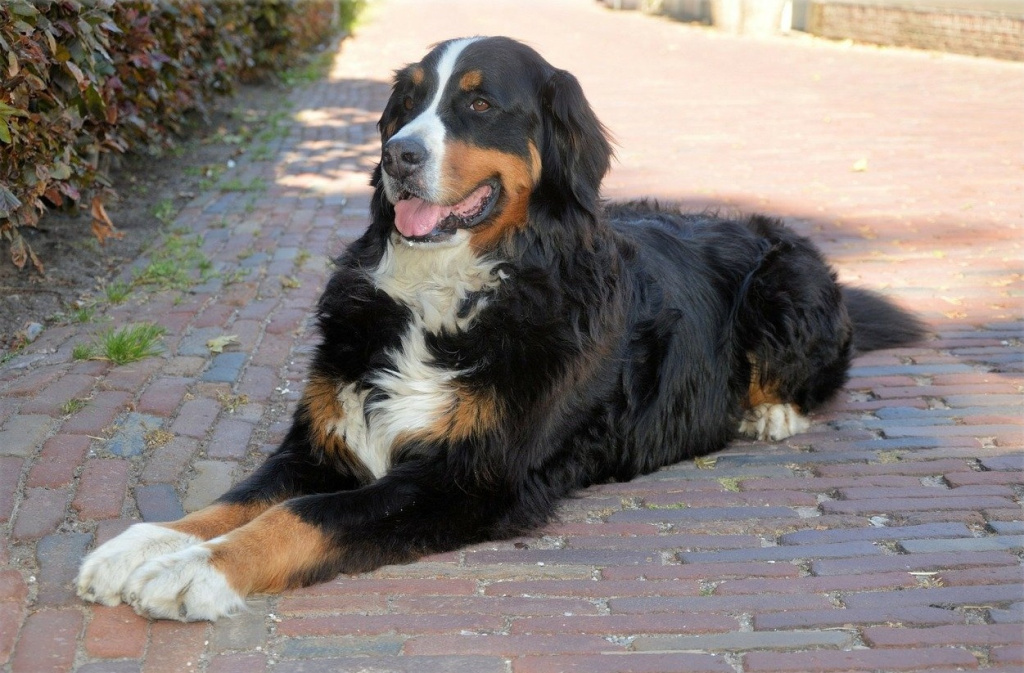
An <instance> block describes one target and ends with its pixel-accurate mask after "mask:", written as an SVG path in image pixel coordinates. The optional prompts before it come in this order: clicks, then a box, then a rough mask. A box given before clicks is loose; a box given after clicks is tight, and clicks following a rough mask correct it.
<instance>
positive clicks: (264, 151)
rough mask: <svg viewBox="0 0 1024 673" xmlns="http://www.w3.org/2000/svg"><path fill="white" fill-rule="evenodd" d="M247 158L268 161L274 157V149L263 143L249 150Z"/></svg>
mask: <svg viewBox="0 0 1024 673" xmlns="http://www.w3.org/2000/svg"><path fill="white" fill-rule="evenodd" d="M249 158H250V159H252V160H253V161H270V160H271V159H273V158H274V150H272V149H270V145H267V144H266V143H263V144H262V145H258V146H257V147H256V148H254V149H253V150H252V151H251V152H249Z"/></svg>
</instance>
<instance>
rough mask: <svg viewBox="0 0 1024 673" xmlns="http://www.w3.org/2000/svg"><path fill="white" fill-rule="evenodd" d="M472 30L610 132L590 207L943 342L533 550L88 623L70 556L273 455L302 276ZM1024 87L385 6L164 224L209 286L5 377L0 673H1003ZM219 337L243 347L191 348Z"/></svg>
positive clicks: (303, 296) (976, 64) (681, 28)
mask: <svg viewBox="0 0 1024 673" xmlns="http://www.w3.org/2000/svg"><path fill="white" fill-rule="evenodd" d="M476 33H481V34H493V33H505V34H510V35H512V36H517V37H521V38H524V39H526V40H527V41H529V42H530V43H532V44H533V45H535V46H537V47H538V48H539V49H541V50H542V51H543V52H544V53H545V54H546V55H547V56H548V57H549V59H550V60H551V61H552V62H554V63H555V64H557V65H559V66H561V67H565V68H568V69H569V70H571V71H573V72H575V73H576V74H577V75H578V76H579V77H580V79H581V80H582V82H583V84H584V88H585V89H586V91H588V94H589V96H590V98H591V100H592V102H593V104H594V106H595V107H596V109H597V110H598V113H599V115H600V116H601V118H602V119H603V120H604V121H605V123H606V124H607V125H608V126H609V128H610V129H611V130H612V131H613V133H614V134H615V136H616V138H617V140H618V147H619V149H618V163H617V164H616V166H615V168H614V170H613V172H612V174H611V176H610V177H609V179H608V181H607V183H606V193H607V194H608V195H609V196H613V197H624V196H631V195H639V194H653V195H656V196H658V197H661V198H666V199H669V198H670V199H675V200H679V201H681V202H683V203H684V204H686V205H687V206H693V207H698V208H703V207H707V206H709V205H718V206H721V205H722V204H726V205H727V206H728V207H736V208H739V209H755V208H756V209H760V210H764V211H767V212H770V213H774V214H778V215H780V216H783V217H785V218H786V220H787V221H788V222H790V223H791V224H792V225H793V226H794V227H795V228H797V229H798V230H800V231H802V232H805V233H807V234H810V235H812V236H813V237H814V238H815V239H816V240H817V241H819V242H820V243H821V244H822V245H823V246H824V247H825V249H826V250H827V251H828V253H829V255H830V256H831V258H832V259H833V260H834V262H835V264H836V266H837V268H838V269H839V272H840V275H841V277H842V278H843V279H844V280H846V281H849V282H853V283H858V284H862V285H865V286H868V287H873V288H877V289H881V290H884V291H885V292H887V293H888V294H890V295H891V296H893V297H895V298H896V299H897V300H899V301H900V302H901V303H903V304H904V305H907V306H910V307H912V308H915V309H917V310H918V311H920V312H921V313H922V315H923V316H924V317H925V318H926V319H927V321H928V323H929V325H930V326H931V328H932V330H933V332H934V335H933V336H932V337H931V338H930V340H929V341H927V342H926V343H924V344H923V345H922V346H921V347H918V348H913V349H905V350H899V351H888V352H881V353H877V354H872V355H870V356H868V357H863V358H860V359H859V360H857V362H856V364H855V367H854V369H853V372H852V380H851V381H850V383H849V385H848V387H847V388H846V390H845V391H844V392H843V393H842V394H841V395H840V396H839V399H838V400H836V402H835V403H834V404H833V405H832V406H831V407H830V408H828V409H827V410H826V411H825V412H824V413H822V414H820V415H818V416H817V417H816V418H815V424H814V427H813V429H812V430H811V432H810V433H808V434H805V435H801V436H798V437H794V438H793V439H792V440H790V441H788V442H786V443H783V444H777V445H767V444H761V443H745V442H738V443H736V444H735V445H734V446H732V447H730V448H729V449H728V450H726V451H724V452H722V453H721V454H720V455H718V456H717V461H714V462H713V463H712V462H709V463H707V464H704V465H703V466H702V467H698V466H697V465H695V464H694V463H692V462H690V463H686V464H681V465H677V466H674V467H671V468H668V469H666V470H663V471H661V472H658V473H657V474H653V475H650V476H647V477H645V478H642V479H639V480H637V481H635V482H632V483H628V484H614V485H605V486H600V487H595V488H591V489H589V490H587V491H585V492H584V493H582V494H581V495H580V497H579V498H577V499H574V500H572V501H569V502H567V503H566V504H565V505H564V506H563V507H562V509H561V521H560V522H559V523H556V524H553V525H551V526H550V527H549V528H548V529H547V530H545V531H543V532H542V533H539V534H538V535H536V536H535V537H530V538H525V539H522V540H518V541H514V542H508V543H499V544H485V545H480V546H476V547H473V548H470V549H467V550H465V551H461V552H458V553H453V554H447V555H443V556H436V557H432V558H429V559H426V560H425V561H423V562H420V563H416V564H413V565H410V566H403V567H388V568H384V569H382V570H380V571H378V572H374V573H370V574H367V575H363V576H358V577H343V578H339V579H337V580H335V581H332V582H328V583H326V584H322V585H319V586H315V587H311V588H309V589H305V590H301V591H293V592H289V593H287V594H285V595H283V596H281V597H272V598H267V597H260V598H257V599H255V600H253V601H252V602H251V608H252V609H251V610H250V611H249V612H248V613H247V614H244V615H242V616H240V617H238V618H236V619H233V620H226V621H222V622H220V623H217V624H214V625H210V624H206V623H199V624H179V623H168V622H159V623H150V622H148V621H146V620H143V619H141V618H139V617H137V616H136V615H135V614H134V613H133V612H132V611H131V610H130V609H127V608H125V607H119V608H104V607H94V606H90V605H86V604H83V603H81V602H79V601H78V600H77V599H76V598H75V596H74V595H73V592H72V588H71V583H70V582H71V579H72V577H73V575H74V573H75V570H76V566H77V564H78V562H79V560H80V558H81V556H82V555H83V553H84V552H86V551H87V550H88V549H90V548H91V547H92V546H93V545H95V544H96V543H97V542H101V541H103V540H106V539H109V538H110V537H111V536H112V535H114V534H116V533H118V532H120V531H121V530H123V529H124V528H125V526H127V525H128V524H129V523H130V522H132V521H137V520H140V519H145V520H148V521H161V520H168V519H172V518H175V517H178V516H180V515H181V514H182V513H183V512H187V511H191V510H194V509H196V508H198V507H201V506H203V505H204V504H206V503H208V502H209V501H210V500H211V499H213V498H214V497H215V496H216V495H218V494H219V493H220V492H221V491H223V490H224V489H225V488H226V487H227V486H228V485H229V484H230V483H231V482H232V481H233V480H236V479H238V478H239V477H240V476H242V475H243V474H245V473H246V472H247V471H248V470H250V469H252V467H253V466H254V465H255V464H256V463H257V462H258V461H259V460H260V459H261V457H262V456H263V455H264V454H265V453H266V452H268V451H269V450H271V449H272V448H273V447H274V445H275V442H276V441H277V440H278V439H279V438H280V437H281V436H282V434H283V432H284V430H285V428H286V423H287V419H288V414H289V412H290V410H291V409H292V407H293V405H294V403H295V401H296V399H297V397H298V395H299V391H300V390H301V388H302V385H303V372H304V362H305V360H306V357H307V353H308V352H309V347H310V343H311V339H312V335H311V334H310V331H309V329H308V321H309V315H310V307H311V305H312V304H313V302H314V301H315V299H316V297H317V295H318V292H319V290H320V288H321V287H322V285H323V283H324V280H325V277H326V274H327V271H328V268H327V267H328V264H327V260H328V258H329V257H330V256H332V255H334V254H336V253H337V252H338V251H339V250H340V249H341V248H342V246H343V245H344V243H345V242H346V241H347V240H350V239H351V237H353V236H355V235H356V234H357V233H358V232H360V230H361V229H362V228H363V226H364V222H365V214H366V210H367V204H368V199H369V192H368V189H367V187H366V182H367V172H368V171H369V169H370V168H371V166H372V165H373V163H374V161H375V160H376V157H377V152H378V147H377V138H376V133H375V129H374V124H375V122H376V119H377V118H378V116H379V113H380V110H381V108H382V106H383V104H384V101H385V97H386V94H387V90H388V84H387V80H388V77H389V75H390V72H391V70H392V69H394V68H396V67H398V66H400V65H401V64H403V63H405V62H407V61H411V60H416V59H417V58H418V57H419V56H420V55H421V54H422V53H423V52H424V51H425V49H426V47H427V46H428V45H429V44H430V43H432V42H434V41H436V40H439V39H442V38H446V37H452V36H458V35H464V34H476ZM1022 90H1024V68H1022V66H1021V65H1019V64H1010V63H1000V62H996V61H988V60H980V59H970V58H961V57H952V56H944V55H935V54H929V53H915V52H909V51H901V50H888V49H874V48H860V47H850V46H844V45H838V44H832V43H825V42H820V41H810V40H804V39H799V38H787V39H773V40H762V41H758V40H754V39H740V38H733V37H726V36H720V35H717V34H715V33H713V32H710V31H708V30H705V29H701V28H695V27H690V26H686V25H682V24H678V23H672V22H668V21H664V20H660V19H656V18H651V17H646V16H642V15H637V14H631V13H613V12H610V11H607V10H605V9H603V7H602V5H601V4H600V3H595V2H593V1H592V0H564V1H562V2H541V1H540V0H529V1H528V0H516V1H514V2H513V1H511V0H500V1H496V0H492V1H489V2H486V3H484V2H461V3H460V2H452V1H444V2H432V3H425V2H419V1H413V0H388V1H386V2H382V3H378V4H376V5H374V6H373V8H372V9H371V12H370V14H369V15H368V16H367V18H366V20H365V21H364V22H363V25H362V26H361V28H360V29H359V31H358V34H357V36H356V37H355V38H354V39H350V40H348V41H346V42H345V43H344V44H343V46H342V48H341V50H340V53H339V57H338V59H337V62H336V65H335V67H334V70H333V73H332V74H331V76H330V78H329V79H328V80H327V81H323V82H320V83H318V84H315V85H311V86H307V87H305V88H300V89H298V90H296V91H295V92H294V93H293V94H292V95H291V96H290V103H291V107H290V112H291V114H292V116H291V117H289V118H288V119H287V120H285V122H284V126H283V128H282V133H280V134H278V135H276V136H275V138H274V139H272V140H271V145H270V146H271V149H272V150H273V151H272V152H264V153H263V160H260V161H257V160H253V159H246V158H244V157H243V158H242V160H241V161H240V164H239V166H238V167H237V168H236V169H234V172H233V173H231V174H230V176H226V177H232V178H233V179H237V180H238V181H239V182H236V183H234V184H242V185H254V186H255V185H258V186H259V187H258V188H254V189H252V190H238V189H233V190H227V189H221V190H218V189H216V188H215V189H212V190H210V191H207V192H205V193H202V194H200V195H199V196H197V197H196V198H195V200H194V201H193V202H192V203H191V204H190V205H189V206H188V207H187V208H186V209H185V210H184V211H182V212H181V213H180V215H179V216H178V218H177V222H176V224H177V225H179V226H182V227H187V228H188V229H190V230H191V231H193V232H195V234H197V235H198V237H199V241H201V250H202V252H203V253H204V254H205V255H206V256H207V257H208V259H209V260H211V261H212V262H213V265H214V268H215V269H216V270H217V271H219V272H220V274H219V275H218V276H217V277H215V278H213V279H210V280H208V281H206V282H204V283H201V284H199V283H197V284H195V285H194V286H193V287H191V288H190V289H188V290H186V291H176V290H168V291H162V292H155V293H150V294H146V295H145V296H144V297H140V295H138V294H137V295H135V296H134V298H133V299H132V300H131V301H130V302H129V303H127V304H125V305H121V306H116V307H113V308H111V309H109V310H107V311H106V312H105V314H104V316H102V318H105V319H106V320H104V319H101V320H98V321H96V322H95V323H93V324H88V325H84V326H80V325H79V326H71V327H62V328H52V329H49V330H47V331H46V332H45V333H44V334H43V336H42V337H40V339H39V340H38V341H36V342H35V343H34V344H32V345H31V346H30V347H29V348H28V349H27V350H26V351H25V352H24V353H22V354H21V355H19V356H18V357H16V358H15V359H13V360H11V361H9V362H8V363H6V364H5V365H4V366H3V367H2V369H0V524H2V525H3V533H4V535H3V540H2V541H0V564H2V567H3V568H4V569H3V570H2V571H0V602H2V608H0V669H2V670H3V671H6V672H9V673H22V672H27V671H32V672H35V671H47V672H48V671H54V672H57V671H80V672H82V673H87V672H88V673H99V672H103V673H135V672H137V671H142V672H143V673H157V672H158V671H169V672H174V673H180V672H182V671H205V672H207V673H229V672H232V671H243V672H244V673H262V672H264V671H274V672H278V673H297V672H299V671H304V672H313V671H374V672H382V671H402V672H404V671H416V672H417V673H431V672H438V671H442V672H445V673H458V672H462V671H465V672H467V673H492V672H494V673H497V672H504V673H508V672H512V673H527V672H529V673H546V672H555V671H574V672H580V673H600V672H602V671H633V672H636V673H657V672H666V673H667V672H670V671H671V672H676V671H684V670H685V671H714V672H718V671H721V672H725V673H727V672H730V671H742V672H751V673H753V672H755V671H757V672H760V671H793V672H808V671H931V672H936V673H939V672H943V671H954V670H973V669H980V670H985V671H1020V670H1021V665H1022V664H1024V648H1022V637H1021V633H1022V626H1021V623H1022V621H1024V583H1022V566H1021V553H1022V547H1024V516H1022V512H1021V496H1022V481H1024V478H1022V467H1024V434H1022V427H1021V425H1022V413H1021V412H1022V401H1024V397H1022V395H1021V393H1022V390H1024V389H1022V386H1024V372H1022V350H1021V338H1022V312H1021V288H1022V278H1021V272H1022V266H1021V241H1022V238H1021V224H1022V223H1021V209H1022V203H1024V197H1022V185H1024V180H1022V178H1024V176H1022V171H1021V168H1022V166H1021V153H1020V152H1021V140H1022V138H1021V129H1022V128H1024V125H1022V124H1024V98H1022V97H1021V96H1020V92H1021V91H1022ZM146 262H147V260H140V262H139V263H138V264H137V267H139V268H141V267H142V265H144V264H146ZM129 273H130V272H129ZM139 320H152V321H156V322H158V323H160V324H161V325H163V326H165V327H166V329H167V336H166V337H165V340H164V344H165V351H164V352H163V353H162V354H161V355H160V356H158V357H151V358H148V359H146V360H143V361H142V362H140V363H136V364H129V365H122V366H113V365H111V364H109V363H106V362H102V361H76V360H74V359H73V357H72V349H73V347H74V346H75V345H76V344H80V343H85V342H88V341H89V340H90V338H91V337H92V334H93V333H95V332H96V331H97V330H99V329H102V328H103V327H105V326H107V325H121V324H124V323H129V322H133V321H139ZM223 335H237V338H238V343H237V345H235V346H230V347H228V348H227V349H225V352H224V353H223V354H220V355H213V354H211V353H210V351H209V350H208V348H207V345H206V344H207V341H208V340H209V339H211V338H214V337H217V336H223ZM72 400H84V405H82V404H79V403H76V402H70V403H69V401H72ZM79 407H80V408H79Z"/></svg>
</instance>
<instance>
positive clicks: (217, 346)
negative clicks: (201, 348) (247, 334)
mask: <svg viewBox="0 0 1024 673" xmlns="http://www.w3.org/2000/svg"><path fill="white" fill-rule="evenodd" d="M236 343H238V335H237V334H226V335H224V336H219V337H215V338H213V339H210V340H209V341H207V342H206V347H207V348H209V349H210V352H211V353H223V352H224V348H225V347H226V346H228V345H230V344H236Z"/></svg>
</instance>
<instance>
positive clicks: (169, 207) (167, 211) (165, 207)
mask: <svg viewBox="0 0 1024 673" xmlns="http://www.w3.org/2000/svg"><path fill="white" fill-rule="evenodd" d="M177 214H178V209H177V208H175V207H174V201H171V200H170V199H164V200H163V201H161V202H160V203H158V204H156V205H155V206H154V207H153V217H155V218H156V219H158V220H160V221H161V222H163V223H164V224H170V223H171V222H172V221H174V216H175V215H177Z"/></svg>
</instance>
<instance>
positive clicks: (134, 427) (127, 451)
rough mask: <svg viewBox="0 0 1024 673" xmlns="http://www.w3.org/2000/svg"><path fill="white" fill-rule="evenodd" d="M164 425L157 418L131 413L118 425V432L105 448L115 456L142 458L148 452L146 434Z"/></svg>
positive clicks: (161, 420)
mask: <svg viewBox="0 0 1024 673" xmlns="http://www.w3.org/2000/svg"><path fill="white" fill-rule="evenodd" d="M163 423H164V422H163V419H162V418H158V417H156V416H150V415H149V414H140V413H137V412H134V411H132V412H129V413H127V414H125V416H124V417H123V418H122V419H121V420H120V421H119V422H118V423H117V431H116V432H115V433H114V436H113V437H111V438H110V440H109V441H108V442H107V443H106V445H105V447H104V448H106V450H107V451H109V452H110V453H112V454H114V455H115V456H141V455H142V453H143V452H144V451H145V450H146V433H148V432H151V431H153V430H157V429H159V428H161V427H163Z"/></svg>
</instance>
